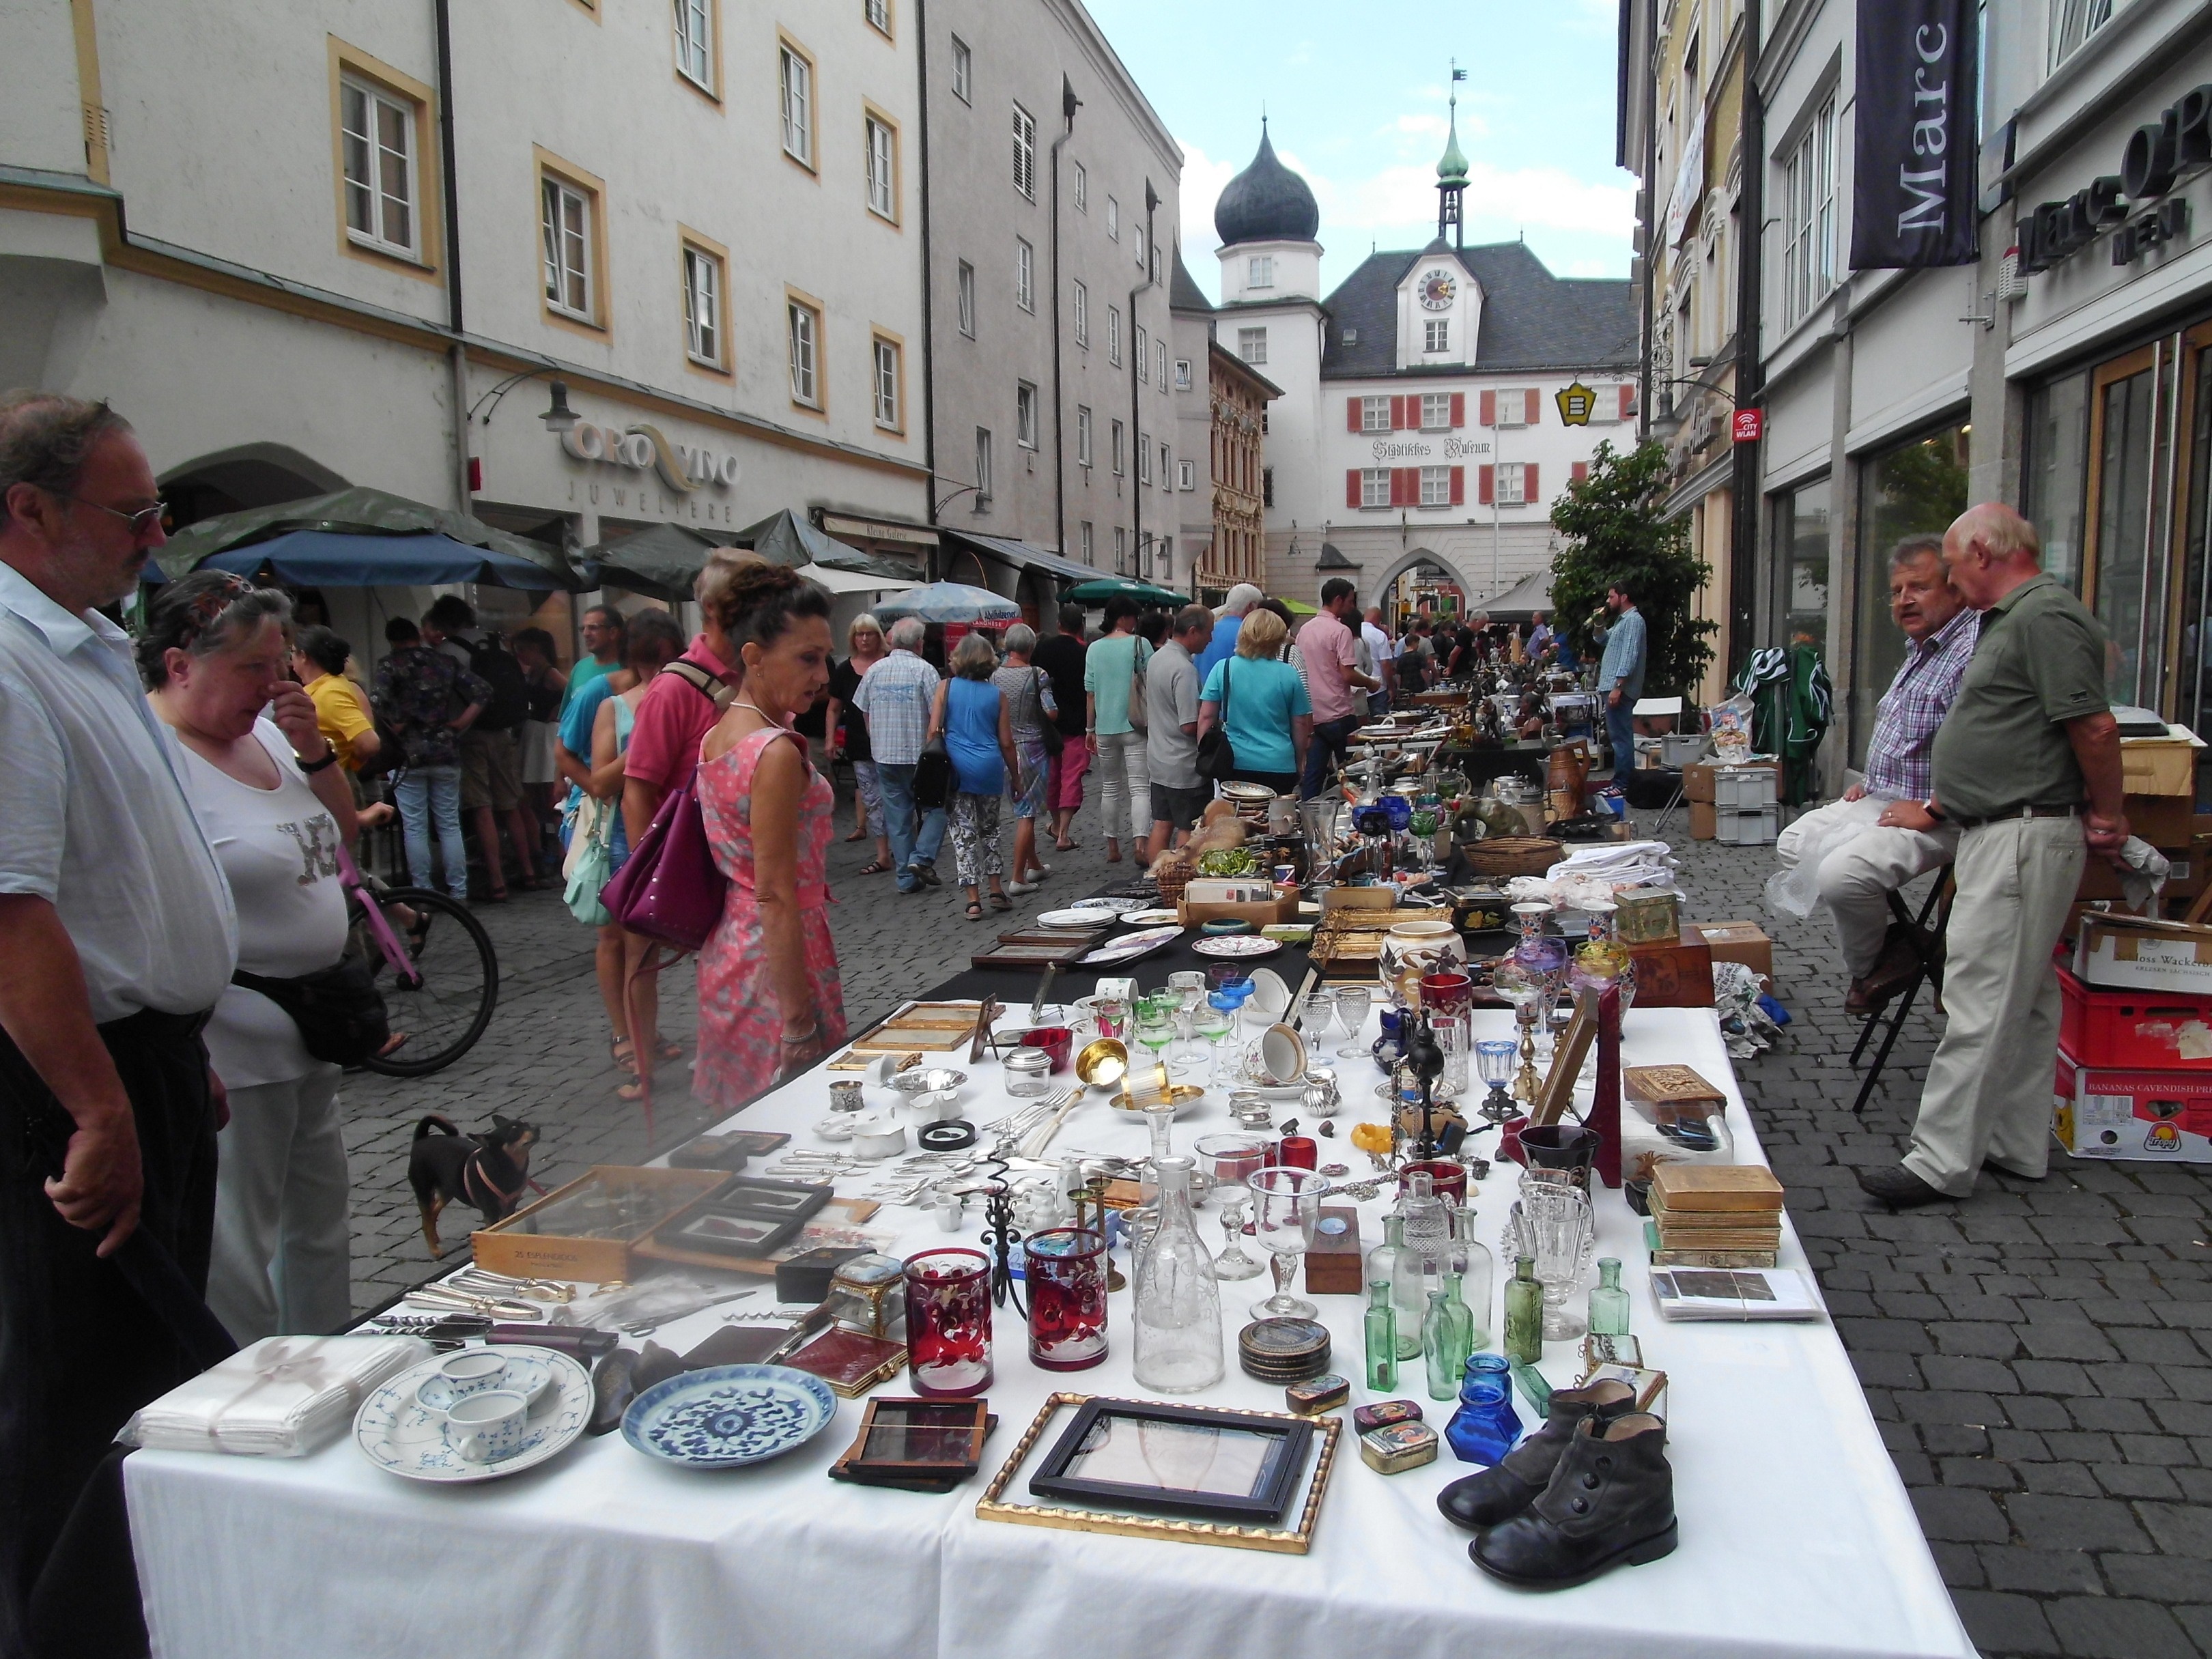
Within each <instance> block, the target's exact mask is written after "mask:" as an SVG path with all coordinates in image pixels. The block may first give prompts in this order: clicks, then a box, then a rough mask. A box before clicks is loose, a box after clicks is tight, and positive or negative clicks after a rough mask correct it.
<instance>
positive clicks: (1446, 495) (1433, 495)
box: [1421, 466, 1451, 507]
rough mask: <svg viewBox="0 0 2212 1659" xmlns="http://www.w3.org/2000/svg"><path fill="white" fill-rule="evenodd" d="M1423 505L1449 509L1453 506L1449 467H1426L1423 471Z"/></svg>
mask: <svg viewBox="0 0 2212 1659" xmlns="http://www.w3.org/2000/svg"><path fill="white" fill-rule="evenodd" d="M1421 505H1422V506H1423V507H1449V506H1450V505H1451V469H1450V468H1449V467H1448V466H1425V467H1423V468H1422V469H1421Z"/></svg>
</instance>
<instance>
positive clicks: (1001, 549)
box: [940, 529, 1098, 582]
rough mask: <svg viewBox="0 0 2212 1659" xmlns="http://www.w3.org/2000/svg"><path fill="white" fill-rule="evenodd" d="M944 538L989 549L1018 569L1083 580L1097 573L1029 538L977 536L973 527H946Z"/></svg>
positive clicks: (979, 549) (981, 548)
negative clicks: (1036, 544)
mask: <svg viewBox="0 0 2212 1659" xmlns="http://www.w3.org/2000/svg"><path fill="white" fill-rule="evenodd" d="M940 533H941V534H942V535H943V537H944V538H945V540H947V541H950V542H953V543H957V544H960V545H962V546H965V547H972V548H974V549H975V550H976V551H977V552H979V553H987V554H988V555H990V556H992V557H993V558H994V559H1003V560H1004V561H1005V562H1006V563H1008V564H1010V565H1012V566H1013V567H1014V568H1016V569H1018V570H1041V571H1042V572H1044V573H1045V574H1047V575H1050V576H1057V577H1059V578H1060V580H1062V581H1079V582H1085V581H1089V580H1091V579H1092V578H1093V577H1095V576H1097V574H1098V572H1097V569H1096V568H1093V567H1091V566H1090V565H1087V564H1085V563H1084V562H1082V561H1080V560H1079V559H1071V558H1069V557H1067V556H1066V555H1065V554H1060V553H1054V552H1051V551H1049V550H1047V549H1045V548H1042V547H1036V546H1034V545H1032V544H1030V543H1028V542H1023V541H1016V540H1015V539H1014V538H1012V537H1011V536H978V535H976V534H975V533H974V532H972V531H966V530H950V529H948V530H945V531H943V532H940Z"/></svg>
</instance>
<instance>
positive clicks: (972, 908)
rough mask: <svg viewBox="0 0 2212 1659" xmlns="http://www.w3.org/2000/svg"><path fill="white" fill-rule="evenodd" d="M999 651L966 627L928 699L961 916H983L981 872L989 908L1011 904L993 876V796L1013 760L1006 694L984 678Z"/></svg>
mask: <svg viewBox="0 0 2212 1659" xmlns="http://www.w3.org/2000/svg"><path fill="white" fill-rule="evenodd" d="M998 665H999V653H998V652H997V651H996V650H994V648H993V647H992V645H991V641H990V640H989V638H988V637H987V635H982V634H978V633H971V634H969V635H966V636H965V637H964V638H963V639H962V640H961V641H960V643H959V644H958V645H957V646H956V647H953V652H952V659H951V664H950V665H949V666H950V667H951V671H952V672H951V678H947V679H944V680H940V681H939V682H938V686H937V698H936V701H935V702H933V703H932V704H931V706H930V711H929V737H930V738H937V737H939V736H940V735H941V736H943V738H945V753H946V755H947V756H948V757H950V758H951V762H952V787H953V791H954V793H953V797H952V824H951V828H952V857H953V861H954V863H955V864H956V865H957V866H958V869H959V874H960V885H961V887H962V888H963V890H965V891H966V893H967V895H968V920H969V921H981V920H982V919H983V898H982V894H981V890H980V889H981V885H982V881H983V878H985V877H986V876H987V877H989V878H990V882H991V908H993V909H994V910H1011V909H1012V908H1014V902H1013V900H1012V899H1011V898H1008V897H1007V896H1006V889H1005V887H1004V886H1003V885H1001V884H1000V876H1001V874H1002V873H1003V872H1004V862H1003V860H1002V859H1001V857H1000V851H999V802H1000V799H1001V798H1002V797H1003V796H1004V795H1005V794H1006V781H1007V780H1008V779H1009V778H1011V777H1013V776H1014V775H1016V774H1017V773H1018V771H1019V770H1020V768H1019V767H1018V765H1017V764H1016V763H1015V759H1014V727H1013V720H1012V716H1011V715H1010V714H1009V713H1008V710H1007V708H1006V697H1005V696H1003V695H1002V694H1001V693H1000V690H999V688H998V687H997V686H995V685H994V684H992V683H991V675H992V671H994V669H996V668H997V667H998Z"/></svg>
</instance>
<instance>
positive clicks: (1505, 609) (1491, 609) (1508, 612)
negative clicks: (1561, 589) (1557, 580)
mask: <svg viewBox="0 0 2212 1659" xmlns="http://www.w3.org/2000/svg"><path fill="white" fill-rule="evenodd" d="M1474 609H1475V610H1477V611H1487V612H1488V613H1489V615H1490V619H1491V621H1492V622H1527V621H1528V619H1529V618H1530V617H1533V616H1534V615H1535V614H1536V613H1537V612H1538V611H1543V612H1544V613H1545V614H1546V615H1547V616H1548V615H1549V614H1550V613H1551V609H1552V573H1551V571H1550V570H1549V569H1548V568H1546V569H1543V570H1537V571H1532V572H1530V573H1529V574H1528V575H1526V576H1523V577H1522V579H1521V580H1519V581H1517V582H1516V583H1514V584H1513V586H1510V587H1509V588H1507V589H1506V590H1505V591H1504V592H1503V593H1500V594H1499V595H1498V597H1497V598H1496V599H1486V600H1484V601H1482V602H1481V603H1480V604H1479V605H1475V606H1474Z"/></svg>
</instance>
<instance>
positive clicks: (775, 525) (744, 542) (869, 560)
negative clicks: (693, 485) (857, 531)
mask: <svg viewBox="0 0 2212 1659" xmlns="http://www.w3.org/2000/svg"><path fill="white" fill-rule="evenodd" d="M732 540H734V541H735V542H736V543H737V544H738V546H739V547H750V549H752V550H753V551H754V552H756V553H757V554H759V555H760V556H761V557H763V559H766V560H768V561H769V562H770V563H771V564H787V565H789V566H791V567H792V568H793V569H797V568H799V566H801V565H809V564H818V565H826V566H827V567H829V568H830V569H832V570H850V571H854V572H856V573H857V574H860V575H863V576H886V577H889V578H890V579H891V580H893V581H902V582H906V583H908V585H909V586H910V585H911V584H912V580H913V576H914V571H913V568H912V567H910V566H900V565H896V564H894V563H892V562H890V560H889V559H880V558H878V557H877V556H875V555H874V554H872V553H863V552H862V551H861V550H860V549H859V548H857V547H854V546H852V545H851V544H848V543H845V542H841V541H839V540H838V539H837V538H836V537H835V536H832V535H830V534H829V532H826V531H822V530H817V529H816V528H815V527H814V526H812V525H811V524H809V523H807V522H806V520H804V519H802V518H800V517H799V515H798V514H797V513H793V511H792V510H791V509H790V508H789V507H786V508H784V509H783V510H782V511H781V512H779V513H770V514H769V516H768V517H767V518H765V519H763V520H761V521H760V522H759V523H758V524H756V525H748V526H746V527H745V528H744V529H743V530H740V531H739V532H738V533H737V535H736V536H735V537H733V538H732Z"/></svg>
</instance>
